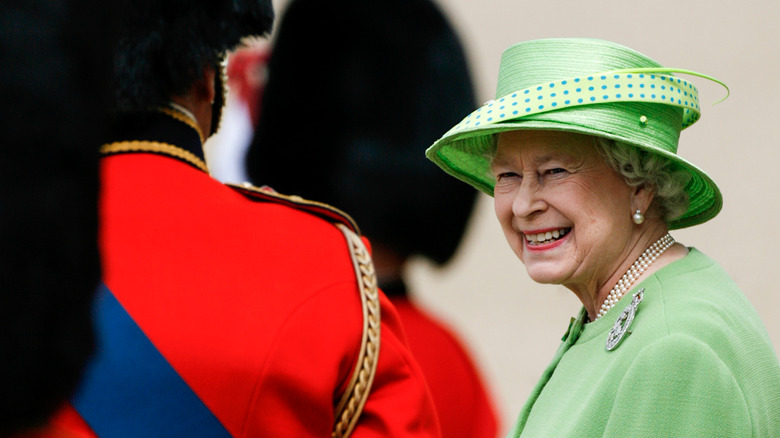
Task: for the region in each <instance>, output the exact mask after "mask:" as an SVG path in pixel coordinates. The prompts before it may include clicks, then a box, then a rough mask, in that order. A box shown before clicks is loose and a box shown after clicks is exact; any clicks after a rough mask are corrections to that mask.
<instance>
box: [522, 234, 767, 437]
mask: <svg viewBox="0 0 780 438" xmlns="http://www.w3.org/2000/svg"><path fill="white" fill-rule="evenodd" d="M639 288H644V289H645V291H644V300H643V301H642V302H641V303H640V304H639V307H638V310H637V313H636V317H635V319H634V321H633V323H632V324H631V326H630V330H631V334H630V335H627V336H626V337H624V338H623V340H622V342H621V343H620V344H619V345H618V346H617V347H616V348H615V349H614V350H613V351H607V350H606V348H605V346H606V341H607V335H608V333H609V331H610V329H611V328H612V326H613V324H614V323H615V321H616V320H617V318H618V317H619V316H620V314H621V312H622V311H623V309H624V308H625V307H627V306H628V304H629V303H630V302H631V296H633V294H634V293H635V292H636V291H637V290H639ZM773 293H776V292H773ZM585 315H586V312H585V310H584V309H583V310H582V311H580V314H579V316H578V317H577V318H576V319H574V320H573V322H572V324H571V326H570V328H569V330H568V331H567V333H566V335H565V336H564V342H563V343H562V344H561V346H560V348H559V349H558V352H557V353H556V354H555V357H554V359H553V361H552V363H551V364H550V366H549V367H548V368H547V370H545V372H544V374H543V375H542V378H541V379H540V380H539V383H537V385H536V387H535V388H534V389H533V391H532V392H531V396H530V397H529V399H528V401H527V402H526V403H525V406H523V409H522V411H521V412H520V416H519V418H518V421H517V424H516V425H515V428H514V430H513V431H512V433H511V434H510V436H511V437H519V436H523V437H602V436H604V437H621V438H623V437H729V438H733V437H771V436H778V437H780V363H778V359H777V355H776V354H775V351H774V349H773V348H772V344H771V342H770V340H769V336H768V335H767V333H766V329H765V328H764V325H763V324H762V322H761V321H760V319H759V317H758V315H757V314H756V312H755V310H754V309H753V307H752V306H751V305H750V303H749V302H748V301H747V299H746V298H745V296H744V295H743V294H742V292H740V290H739V289H738V288H737V286H736V285H735V284H734V282H733V281H732V280H731V279H730V278H729V276H728V275H727V274H726V273H725V271H724V270H723V269H722V268H721V267H720V266H718V264H716V263H715V262H714V261H713V260H712V259H710V258H709V257H707V256H705V255H704V254H702V253H700V252H699V251H697V250H696V249H693V248H692V249H691V250H690V252H689V253H688V255H687V256H685V257H684V258H683V259H681V260H678V261H676V262H674V263H672V264H670V265H667V266H665V267H664V268H662V269H660V270H659V271H658V272H656V273H655V274H653V275H651V276H650V277H648V278H647V279H645V280H644V281H643V282H642V283H641V284H639V285H637V286H636V287H635V288H634V290H632V291H631V292H630V294H627V297H625V298H624V299H622V300H620V302H618V303H617V305H616V306H615V307H614V308H613V309H612V310H611V311H610V312H609V313H608V314H607V315H605V316H603V317H602V318H600V319H598V320H597V321H594V322H592V323H590V324H587V325H585V324H584V320H585Z"/></svg>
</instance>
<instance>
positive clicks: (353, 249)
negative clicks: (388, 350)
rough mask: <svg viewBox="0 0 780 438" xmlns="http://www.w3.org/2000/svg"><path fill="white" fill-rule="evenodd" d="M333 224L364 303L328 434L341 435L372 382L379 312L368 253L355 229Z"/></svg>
mask: <svg viewBox="0 0 780 438" xmlns="http://www.w3.org/2000/svg"><path fill="white" fill-rule="evenodd" d="M336 226H337V227H338V228H339V229H340V230H341V232H342V233H344V237H345V238H346V239H347V243H348V245H349V252H350V255H351V257H352V264H353V266H354V267H355V275H356V277H357V281H358V286H359V288H360V302H361V304H362V306H363V339H362V341H361V343H360V353H359V355H358V359H357V363H356V364H355V369H354V370H353V371H352V378H351V379H350V381H349V385H347V389H346V390H345V391H344V395H342V396H341V400H340V401H339V404H338V405H337V406H336V417H335V418H336V420H335V421H336V422H335V424H334V425H333V433H332V434H331V437H332V438H343V437H348V436H349V435H350V434H351V433H352V430H353V429H354V428H355V425H356V424H357V420H358V418H359V417H360V413H361V412H362V411H363V407H364V406H365V404H366V400H367V399H368V394H369V392H370V391H371V384H372V383H373V382H374V375H376V364H377V360H378V358H379V339H380V336H379V335H380V314H379V290H378V288H377V281H376V273H375V272H374V264H373V262H372V261H371V255H370V254H369V253H368V250H367V249H366V247H365V245H364V244H363V241H362V240H361V239H360V236H358V235H357V234H356V233H355V232H354V231H352V230H351V229H350V228H349V227H347V226H346V225H344V224H340V223H339V224H336Z"/></svg>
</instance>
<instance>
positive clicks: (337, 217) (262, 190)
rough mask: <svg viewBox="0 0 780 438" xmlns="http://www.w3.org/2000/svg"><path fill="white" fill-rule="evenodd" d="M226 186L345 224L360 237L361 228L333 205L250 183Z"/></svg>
mask: <svg viewBox="0 0 780 438" xmlns="http://www.w3.org/2000/svg"><path fill="white" fill-rule="evenodd" d="M225 185H226V186H228V187H230V188H231V189H233V190H235V191H237V192H239V193H241V194H242V195H244V196H246V197H247V198H249V199H251V200H253V201H258V202H274V203H277V204H283V205H286V206H288V207H292V208H295V209H296V210H302V211H305V212H307V213H310V214H313V215H315V216H318V217H320V218H322V219H325V220H326V221H328V222H333V223H339V224H344V225H346V226H347V227H349V228H350V230H352V231H353V232H354V233H356V234H357V235H360V228H358V226H357V223H356V222H355V220H354V219H352V218H351V217H350V216H349V215H348V214H347V213H344V212H343V211H341V210H339V209H338V208H336V207H333V206H331V205H328V204H324V203H322V202H317V201H310V200H308V199H304V198H301V197H300V196H295V195H292V196H290V195H283V194H281V193H278V192H276V191H275V190H273V189H271V188H269V187H267V186H263V187H256V186H253V185H252V184H250V183H244V184H241V185H239V184H225Z"/></svg>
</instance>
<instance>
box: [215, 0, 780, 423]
mask: <svg viewBox="0 0 780 438" xmlns="http://www.w3.org/2000/svg"><path fill="white" fill-rule="evenodd" d="M287 3H288V2H287V0H276V1H274V5H275V7H276V10H277V14H278V17H279V18H281V17H282V15H283V14H284V10H285V7H286V5H287ZM438 5H439V6H440V7H441V8H442V9H443V11H444V12H445V14H446V15H447V16H448V18H449V20H450V22H451V23H452V25H453V26H454V27H455V29H456V31H457V32H458V33H459V35H460V39H461V42H462V44H463V46H464V48H465V51H466V57H467V60H468V62H469V64H470V71H471V74H472V78H473V81H474V85H475V87H476V97H477V101H478V102H480V103H481V102H484V101H487V100H489V99H492V98H493V97H494V96H493V93H494V91H495V85H496V79H497V75H498V65H499V59H500V56H501V53H502V52H503V51H504V49H506V48H507V47H509V46H510V45H511V44H513V43H516V42H519V41H524V40H529V39H537V38H548V37H594V38H603V39H608V40H612V41H615V42H619V43H621V44H624V45H627V46H629V47H631V48H634V49H636V50H638V51H640V52H642V53H644V54H646V55H648V56H650V57H651V58H653V59H655V60H656V61H658V62H660V63H661V64H663V65H665V66H668V67H676V68H684V69H690V70H695V71H698V72H701V73H705V74H708V75H711V76H714V77H716V78H718V79H720V80H721V81H723V82H725V83H726V84H728V86H729V87H730V89H731V97H729V98H728V99H727V100H726V101H725V102H723V103H720V104H718V105H715V106H713V105H712V104H714V103H715V102H717V101H718V100H720V99H721V98H722V97H724V96H725V93H726V92H725V90H724V89H723V88H722V87H720V86H718V85H716V84H713V83H708V82H707V81H704V80H701V79H698V78H690V79H692V80H693V82H694V83H695V84H696V85H697V86H698V88H699V91H700V99H701V101H702V103H703V105H702V119H701V120H700V121H698V122H697V123H696V124H695V125H693V126H692V127H691V128H689V129H687V130H685V131H683V133H682V136H681V139H680V149H679V151H678V152H679V154H680V155H681V156H683V157H685V158H687V159H689V160H690V161H692V162H693V163H695V164H696V165H698V166H699V167H700V168H702V169H704V170H705V171H706V172H707V173H708V174H709V175H710V176H711V177H712V178H713V180H714V181H715V182H716V183H717V184H718V185H719V187H720V189H721V191H722V193H723V197H724V206H723V210H722V211H721V213H720V215H719V216H717V217H716V218H715V219H713V220H712V221H710V222H708V223H705V224H703V225H700V226H697V227H694V228H692V229H687V230H678V231H675V232H673V233H672V235H673V236H674V237H675V238H676V239H677V240H678V241H680V242H682V243H684V244H686V245H687V246H694V247H697V248H698V249H700V250H701V251H703V252H704V253H706V254H708V255H709V256H711V257H713V258H714V259H715V260H716V261H718V262H719V263H720V264H721V265H723V266H724V268H725V269H726V271H727V272H729V273H730V274H731V276H732V277H733V278H734V279H735V281H736V282H737V284H738V285H739V286H740V287H741V288H742V290H743V291H744V293H745V295H747V297H748V299H749V300H750V301H751V302H752V303H753V305H754V306H755V307H756V309H757V311H758V313H759V315H760V316H761V318H762V319H763V321H764V323H765V324H766V326H767V329H768V331H769V335H770V337H771V338H772V341H773V343H774V346H775V350H778V348H780V318H777V317H775V316H774V314H773V309H776V308H778V304H780V293H778V292H777V291H776V290H775V289H776V285H775V284H776V280H775V279H774V277H773V276H772V275H769V274H771V273H772V272H773V271H774V269H775V266H774V265H775V263H776V261H777V259H778V257H777V256H776V255H775V250H776V249H777V248H780V231H778V229H777V228H775V218H776V217H777V216H778V213H780V206H778V202H777V201H778V199H780V195H778V194H777V192H775V190H776V186H777V185H778V184H780V177H778V174H777V170H776V169H777V167H778V165H780V159H778V158H780V151H778V143H780V142H779V141H778V140H777V139H776V136H777V134H776V133H777V128H776V126H777V122H778V116H780V110H779V109H778V107H777V105H778V103H780V84H778V83H777V82H776V81H777V80H776V79H775V78H776V76H777V72H778V71H780V56H778V51H779V50H778V47H780V33H778V31H777V30H776V23H778V22H780V2H776V1H775V0H752V1H751V0H748V1H746V2H739V3H728V2H720V3H713V2H711V1H705V0H688V1H686V2H679V1H677V0H656V1H653V2H640V1H626V0H599V1H596V2H574V1H564V0H550V1H545V2H535V3H532V2H520V1H517V0H512V1H510V0H479V1H474V0H438ZM381 18H382V17H377V20H381ZM398 32H414V29H403V28H399V29H398ZM272 38H273V36H272ZM320 38H324V39H327V38H328V35H321V36H320ZM334 50H338V48H337V47H334ZM315 74H316V71H312V75H315ZM466 115H467V114H463V116H464V117H465V116H466ZM228 117H230V116H228ZM244 117H247V116H246V115H244ZM224 123H225V125H223V128H226V127H227V126H229V124H231V123H235V119H232V120H231V119H228V120H226V121H225V122H224ZM230 132H231V129H230V128H227V129H223V132H222V133H221V134H220V135H218V136H216V137H215V139H214V140H213V141H212V144H213V143H214V142H223V141H224V140H225V139H224V137H223V136H225V135H231V134H229V133H230ZM233 132H235V131H233ZM226 133H227V134H226ZM441 134H444V132H441V133H440V134H439V135H441ZM221 137H222V138H221ZM434 140H436V139H435V138H432V139H431V143H432V142H433V141H434ZM209 147H210V146H209V145H207V153H208V151H209ZM423 153H424V151H423V150H421V151H420V159H424V156H423ZM209 164H210V166H211V167H214V165H213V163H212V162H210V163H209ZM441 220H442V221H445V220H447V218H446V217H442V218H441ZM406 275H407V277H408V278H406V281H407V283H408V285H409V288H410V289H413V290H415V291H419V293H417V294H416V296H415V298H416V299H417V302H418V303H419V304H420V305H421V306H422V307H424V308H426V309H427V310H428V311H430V312H431V313H432V314H435V315H436V316H437V317H438V318H439V319H441V320H443V321H444V322H446V323H447V324H448V325H449V326H450V327H451V328H452V329H453V330H454V331H455V332H457V333H458V334H459V335H460V336H461V338H462V340H463V341H464V343H465V344H467V346H468V348H469V349H470V351H471V352H472V353H473V356H474V357H473V359H474V361H475V362H476V363H477V364H478V366H479V367H480V369H481V372H482V375H483V377H484V379H485V381H486V383H487V384H488V386H489V387H490V392H491V393H492V395H493V398H494V404H495V406H496V408H497V410H498V414H499V416H500V428H501V430H500V435H502V436H503V434H505V433H506V432H507V431H508V430H509V428H510V427H511V426H512V424H513V423H514V419H515V416H516V415H517V413H518V412H519V411H520V408H521V406H522V404H523V402H524V401H525V399H526V397H527V396H528V393H529V392H530V390H531V388H532V387H533V385H534V383H535V382H536V381H537V379H538V378H539V376H540V374H541V372H542V371H543V369H544V368H545V367H546V366H547V364H548V362H549V360H550V359H551V358H552V356H553V354H554V352H555V350H556V349H557V347H558V344H559V342H560V338H561V336H562V335H563V333H564V332H565V330H566V328H567V326H568V323H569V318H570V317H572V316H574V315H575V314H576V313H577V312H578V310H579V308H580V302H579V301H578V300H577V299H576V297H575V296H574V295H573V294H572V293H571V292H569V291H568V290H567V289H565V288H563V287H559V286H550V285H538V284H535V283H533V282H532V281H531V280H530V279H529V278H528V277H527V275H526V273H525V268H524V267H523V265H522V264H521V263H520V262H519V261H518V260H517V259H516V257H515V256H514V254H513V253H512V251H511V250H510V249H509V246H508V245H507V244H506V242H505V240H504V237H503V234H502V233H501V230H500V228H499V225H498V222H497V220H496V219H495V216H494V214H493V205H492V198H489V197H487V196H485V195H479V197H478V200H477V205H476V209H475V211H474V214H473V216H472V217H471V219H470V223H469V226H468V230H467V233H466V236H465V239H464V241H463V242H462V244H461V246H460V248H459V250H458V252H457V254H456V256H455V258H454V259H453V261H452V262H451V263H449V264H448V265H447V266H446V267H445V268H436V267H434V266H433V265H432V264H431V263H430V262H427V261H425V260H422V259H420V260H413V261H412V263H411V266H410V267H409V269H408V270H407V273H406ZM453 385H457V382H453Z"/></svg>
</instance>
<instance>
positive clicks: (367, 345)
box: [226, 183, 382, 438]
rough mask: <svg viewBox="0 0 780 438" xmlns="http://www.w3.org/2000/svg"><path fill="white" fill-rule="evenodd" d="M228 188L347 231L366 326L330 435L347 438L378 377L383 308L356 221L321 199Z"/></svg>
mask: <svg viewBox="0 0 780 438" xmlns="http://www.w3.org/2000/svg"><path fill="white" fill-rule="evenodd" d="M226 185H227V186H228V187H230V188H232V189H233V190H236V191H237V192H239V193H241V194H243V195H244V196H246V197H247V198H249V199H251V200H253V201H258V202H275V203H279V204H283V205H286V206H289V207H292V208H295V209H298V210H303V211H305V212H307V213H311V214H314V215H316V216H319V217H321V218H323V219H325V220H327V221H329V222H331V223H335V225H336V227H337V228H338V229H339V230H340V231H341V232H342V233H343V234H344V237H345V238H346V241H347V244H348V246H349V252H350V258H351V259H352V266H353V268H354V270H355V277H356V280H357V285H358V289H359V291H360V302H361V307H362V310H363V328H362V332H363V334H362V338H361V342H360V350H359V351H358V356H357V360H356V361H355V365H354V367H353V370H352V373H351V376H352V377H351V378H350V380H349V383H348V384H347V387H346V389H345V391H344V393H343V394H342V395H341V397H340V398H339V402H338V404H337V405H336V406H335V407H334V424H333V430H332V432H331V438H348V437H349V436H350V435H351V434H352V431H353V430H354V429H355V427H356V426H357V422H358V420H359V419H360V414H361V413H362V412H363V407H364V406H365V404H366V401H367V400H368V396H369V394H370V393H371V387H372V385H373V383H374V376H376V367H377V363H378V358H379V349H380V343H381V318H382V317H381V311H380V307H381V305H380V303H379V289H378V286H377V279H376V271H375V270H374V263H373V261H372V260H371V254H369V252H368V249H367V248H366V246H365V244H364V243H363V240H362V239H361V238H360V231H359V230H358V227H357V224H356V223H355V221H354V220H352V218H351V217H349V215H348V214H346V213H344V212H343V211H341V210H339V209H338V208H335V207H331V206H330V205H327V204H323V203H321V202H315V201H308V200H306V199H303V198H301V197H300V196H287V195H282V194H280V193H277V192H276V191H275V190H273V189H271V188H269V187H255V186H253V185H251V184H249V183H245V184H243V185H235V184H226Z"/></svg>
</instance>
